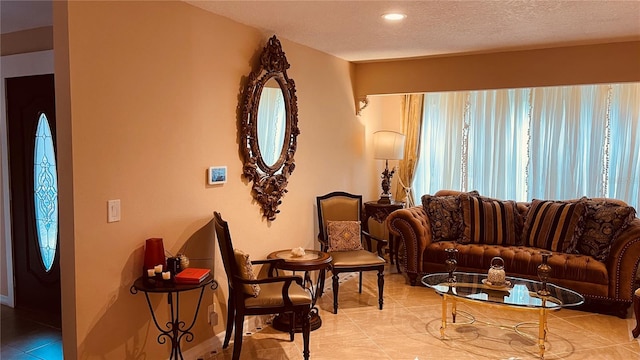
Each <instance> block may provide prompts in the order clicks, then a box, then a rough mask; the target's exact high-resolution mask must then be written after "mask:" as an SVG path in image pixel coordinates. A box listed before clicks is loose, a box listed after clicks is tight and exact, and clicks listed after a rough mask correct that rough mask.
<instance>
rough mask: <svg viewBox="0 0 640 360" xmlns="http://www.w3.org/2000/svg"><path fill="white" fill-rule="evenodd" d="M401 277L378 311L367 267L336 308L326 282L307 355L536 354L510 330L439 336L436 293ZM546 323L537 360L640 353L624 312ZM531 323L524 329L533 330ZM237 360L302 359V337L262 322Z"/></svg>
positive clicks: (497, 310) (576, 314) (503, 311)
mask: <svg viewBox="0 0 640 360" xmlns="http://www.w3.org/2000/svg"><path fill="white" fill-rule="evenodd" d="M389 271H391V272H389ZM405 279H406V278H405V276H403V275H402V274H398V273H396V272H395V267H393V269H391V270H390V268H389V267H388V269H387V272H386V273H385V286H384V309H383V310H382V311H380V310H378V307H377V282H376V274H375V273H374V272H369V273H365V277H364V287H363V292H362V294H359V293H358V280H357V276H355V277H353V278H350V279H348V280H346V281H345V282H344V283H343V284H341V286H340V292H339V304H340V307H339V311H338V314H333V312H332V311H333V293H332V291H331V289H330V285H331V284H330V281H329V282H328V283H327V290H325V294H324V296H323V297H322V298H321V299H320V300H319V301H318V304H317V305H318V306H319V308H320V316H321V317H322V321H323V324H322V326H321V327H320V328H319V329H318V330H316V331H313V332H312V333H311V341H310V342H311V345H310V351H311V359H313V360H324V359H327V360H329V359H331V360H334V359H349V360H359V359H362V360H372V359H403V360H415V359H418V360H425V359H443V358H446V359H469V360H472V359H509V360H516V359H523V360H524V359H539V355H538V346H537V343H536V342H535V341H532V340H528V339H526V338H523V337H522V336H520V335H518V334H516V333H515V332H514V331H513V330H511V329H501V328H498V327H492V326H487V325H484V324H479V323H475V324H471V325H456V326H450V327H447V330H446V334H445V338H444V339H441V338H440V330H439V329H440V317H441V312H442V306H441V298H440V297H439V296H438V295H437V294H435V293H434V292H433V290H431V289H428V288H425V287H419V286H416V287H412V286H409V285H408V284H407V282H406V280H405ZM458 309H459V310H463V311H466V312H469V313H471V314H473V315H474V316H475V317H476V319H477V320H481V321H486V322H492V323H500V324H505V325H513V324H515V323H519V322H526V321H531V322H533V321H536V320H537V312H531V311H522V310H513V309H509V308H504V307H498V306H487V305H484V304H469V303H460V304H459V305H458ZM462 321H463V319H461V318H460V315H459V317H458V322H462ZM548 326H549V334H548V341H547V343H546V348H547V349H546V352H545V359H612V360H614V359H621V360H622V359H624V360H628V359H640V342H639V340H637V339H633V337H632V336H631V329H632V328H633V327H634V326H635V319H634V317H633V314H632V312H629V315H628V316H627V319H620V318H618V317H614V316H607V315H600V314H593V313H587V312H581V311H577V310H569V309H564V310H561V311H558V312H553V313H551V314H550V315H549V320H548ZM537 329H538V328H537V325H536V326H534V327H533V328H532V329H531V332H532V334H534V335H537ZM232 350H233V343H231V345H230V346H229V348H228V349H226V350H224V351H222V352H220V353H218V354H217V355H214V356H212V357H211V359H216V360H217V359H231V354H232ZM241 359H296V360H297V359H302V335H301V334H296V337H295V340H294V341H293V342H289V340H288V334H286V333H282V332H279V331H277V330H274V329H273V328H271V327H270V326H268V327H266V328H264V329H263V330H261V331H259V332H256V333H254V334H252V335H251V336H245V337H244V340H243V345H242V354H241Z"/></svg>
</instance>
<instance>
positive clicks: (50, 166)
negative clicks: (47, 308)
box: [33, 113, 58, 271]
mask: <svg viewBox="0 0 640 360" xmlns="http://www.w3.org/2000/svg"><path fill="white" fill-rule="evenodd" d="M33 175H34V176H33V180H34V202H35V204H34V205H35V213H36V214H35V215H36V216H35V217H36V234H37V237H38V244H39V246H40V256H41V258H42V262H43V264H44V267H45V270H46V271H50V270H51V267H52V266H53V260H54V259H55V255H56V248H57V247H58V177H57V174H56V158H55V153H54V150H53V138H52V137H51V128H50V127H49V120H47V116H46V115H45V114H44V113H43V114H41V115H40V118H39V119H38V128H37V130H36V134H35V149H34V159H33Z"/></svg>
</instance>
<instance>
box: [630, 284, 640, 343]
mask: <svg viewBox="0 0 640 360" xmlns="http://www.w3.org/2000/svg"><path fill="white" fill-rule="evenodd" d="M633 313H634V314H635V316H636V328H635V329H633V331H631V334H633V338H634V339H635V338H637V337H638V335H640V289H637V290H636V292H635V293H634V294H633Z"/></svg>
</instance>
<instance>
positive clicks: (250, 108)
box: [240, 35, 300, 221]
mask: <svg viewBox="0 0 640 360" xmlns="http://www.w3.org/2000/svg"><path fill="white" fill-rule="evenodd" d="M289 67H290V65H289V62H287V58H286V57H285V55H284V52H283V51H282V46H281V45H280V41H279V40H278V39H277V38H276V36H275V35H274V36H273V37H271V38H270V39H269V42H268V43H267V45H266V46H265V47H264V49H263V50H262V54H261V56H260V66H259V67H258V68H257V69H255V70H254V71H252V72H251V74H250V75H249V79H248V81H247V85H246V87H245V89H244V92H243V103H242V118H241V124H240V151H241V152H242V155H243V157H244V166H243V169H242V174H243V176H244V177H245V178H246V179H248V180H249V181H253V186H252V194H253V197H254V198H255V199H256V201H257V202H258V203H259V204H260V206H261V207H262V213H263V215H264V216H265V217H266V218H267V219H268V220H270V221H272V220H275V218H276V214H277V213H279V212H280V210H278V205H280V204H281V203H282V200H281V198H282V196H283V195H284V193H285V192H287V190H286V187H287V182H288V178H289V175H291V173H292V172H293V169H294V168H295V164H294V159H293V156H294V154H295V152H296V146H297V142H296V139H297V137H298V134H299V133H300V130H299V129H298V100H297V97H296V87H295V83H294V82H293V80H292V79H289V77H288V76H287V69H289Z"/></svg>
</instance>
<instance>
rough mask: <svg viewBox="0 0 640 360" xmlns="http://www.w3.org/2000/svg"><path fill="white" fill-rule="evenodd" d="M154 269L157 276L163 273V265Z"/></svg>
mask: <svg viewBox="0 0 640 360" xmlns="http://www.w3.org/2000/svg"><path fill="white" fill-rule="evenodd" d="M153 269H154V270H155V273H156V274H160V273H161V272H162V264H160V265H156V266H154V267H153Z"/></svg>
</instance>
